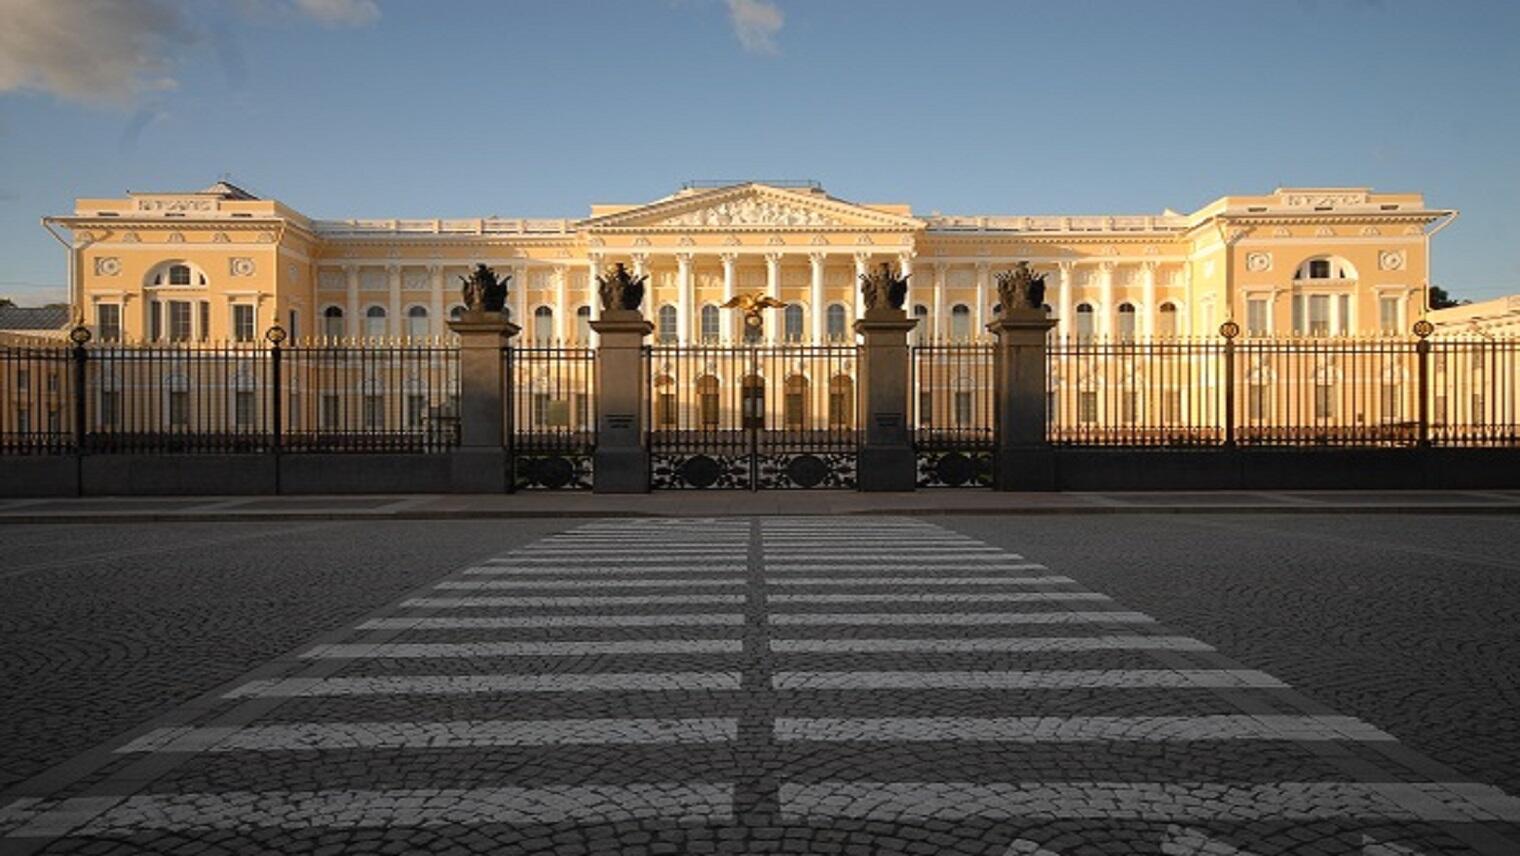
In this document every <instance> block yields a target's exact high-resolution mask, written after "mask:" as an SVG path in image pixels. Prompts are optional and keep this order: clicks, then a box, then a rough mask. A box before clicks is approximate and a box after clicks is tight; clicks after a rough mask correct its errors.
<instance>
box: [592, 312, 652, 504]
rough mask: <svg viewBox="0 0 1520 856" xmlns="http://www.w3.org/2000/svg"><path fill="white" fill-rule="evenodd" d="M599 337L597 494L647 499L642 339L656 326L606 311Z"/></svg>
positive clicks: (595, 326)
mask: <svg viewBox="0 0 1520 856" xmlns="http://www.w3.org/2000/svg"><path fill="white" fill-rule="evenodd" d="M591 329H592V330H595V331H596V334H597V352H596V422H597V425H596V459H595V466H594V474H593V483H592V488H593V490H595V491H596V492H597V493H648V492H649V447H648V446H647V445H645V439H646V438H645V433H644V428H645V426H646V425H647V424H648V420H647V419H646V414H645V413H644V337H646V336H648V335H649V334H650V333H652V332H654V325H653V324H650V323H649V322H648V321H645V320H644V316H643V314H642V313H640V312H639V311H638V310H637V309H604V310H602V317H601V318H599V319H597V320H595V321H592V322H591Z"/></svg>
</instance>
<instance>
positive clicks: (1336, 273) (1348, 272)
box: [1293, 256, 1356, 280]
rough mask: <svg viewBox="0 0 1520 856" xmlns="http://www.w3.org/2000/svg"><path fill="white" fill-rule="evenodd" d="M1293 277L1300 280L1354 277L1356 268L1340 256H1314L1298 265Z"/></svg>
mask: <svg viewBox="0 0 1520 856" xmlns="http://www.w3.org/2000/svg"><path fill="white" fill-rule="evenodd" d="M1293 278H1294V279H1300V280H1337V279H1356V268H1355V267H1353V266H1352V264H1351V262H1349V261H1346V260H1345V259H1343V258H1341V257H1340V256H1316V257H1314V258H1312V259H1308V260H1307V261H1305V262H1304V263H1303V264H1301V265H1299V266H1298V270H1297V271H1296V272H1295V273H1294V274H1293Z"/></svg>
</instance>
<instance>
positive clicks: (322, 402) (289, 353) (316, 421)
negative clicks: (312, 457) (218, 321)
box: [270, 342, 460, 452]
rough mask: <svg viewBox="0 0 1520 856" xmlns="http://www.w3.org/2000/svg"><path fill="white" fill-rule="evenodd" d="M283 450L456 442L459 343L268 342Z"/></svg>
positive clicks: (440, 446)
mask: <svg viewBox="0 0 1520 856" xmlns="http://www.w3.org/2000/svg"><path fill="white" fill-rule="evenodd" d="M270 354H271V358H272V360H273V361H274V363H275V365H276V369H277V370H278V371H279V373H278V375H277V376H276V378H275V381H276V383H275V386H274V387H273V388H272V389H271V401H272V402H275V403H278V404H279V406H280V407H281V408H282V409H283V410H284V417H285V418H284V420H283V426H282V434H281V435H280V436H279V438H278V440H279V442H280V449H281V450H282V451H286V452H442V451H446V450H448V449H450V448H452V447H454V446H457V445H458V444H459V397H460V383H459V349H458V348H455V347H452V346H449V345H443V344H431V343H428V344H417V343H411V342H408V343H405V344H395V345H388V344H368V345H363V346H360V347H349V346H342V347H337V346H328V345H324V344H321V343H314V344H298V345H295V346H292V347H286V348H272V349H270Z"/></svg>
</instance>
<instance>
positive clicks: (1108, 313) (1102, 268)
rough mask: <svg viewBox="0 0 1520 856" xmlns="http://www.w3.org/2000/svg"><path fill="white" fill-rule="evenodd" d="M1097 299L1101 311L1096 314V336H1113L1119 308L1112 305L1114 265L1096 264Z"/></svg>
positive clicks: (1109, 263)
mask: <svg viewBox="0 0 1520 856" xmlns="http://www.w3.org/2000/svg"><path fill="white" fill-rule="evenodd" d="M1098 294H1099V295H1101V296H1100V297H1099V298H1098V299H1100V300H1102V301H1103V311H1102V312H1099V313H1098V319H1099V329H1098V335H1099V336H1103V337H1105V338H1108V337H1112V336H1113V335H1114V319H1115V317H1116V316H1117V313H1118V311H1119V307H1117V306H1115V305H1114V263H1113V262H1100V263H1099V264H1098Z"/></svg>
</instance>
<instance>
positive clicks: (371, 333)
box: [364, 306, 386, 339]
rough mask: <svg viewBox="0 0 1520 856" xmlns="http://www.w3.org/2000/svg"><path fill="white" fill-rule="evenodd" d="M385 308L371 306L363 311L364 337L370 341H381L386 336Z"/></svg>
mask: <svg viewBox="0 0 1520 856" xmlns="http://www.w3.org/2000/svg"><path fill="white" fill-rule="evenodd" d="M385 320H386V319H385V307H384V306H371V307H370V308H368V309H366V310H364V335H366V336H368V337H370V338H371V339H381V338H384V337H385V334H386V324H385Z"/></svg>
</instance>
